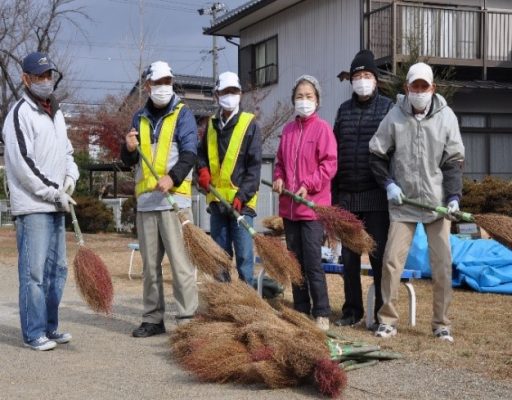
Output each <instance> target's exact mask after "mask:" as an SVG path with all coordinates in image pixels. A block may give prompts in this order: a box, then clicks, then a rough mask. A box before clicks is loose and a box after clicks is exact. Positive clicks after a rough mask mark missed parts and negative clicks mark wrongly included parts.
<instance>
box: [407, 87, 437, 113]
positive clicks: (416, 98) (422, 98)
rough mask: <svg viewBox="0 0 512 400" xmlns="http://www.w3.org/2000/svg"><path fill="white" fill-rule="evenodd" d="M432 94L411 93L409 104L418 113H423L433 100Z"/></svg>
mask: <svg viewBox="0 0 512 400" xmlns="http://www.w3.org/2000/svg"><path fill="white" fill-rule="evenodd" d="M432 94H433V93H432V92H430V91H429V92H423V93H414V92H409V94H408V96H407V97H408V99H409V103H411V105H412V106H413V107H414V108H415V109H416V110H418V111H423V110H425V108H427V106H428V105H429V103H430V101H431V100H432Z"/></svg>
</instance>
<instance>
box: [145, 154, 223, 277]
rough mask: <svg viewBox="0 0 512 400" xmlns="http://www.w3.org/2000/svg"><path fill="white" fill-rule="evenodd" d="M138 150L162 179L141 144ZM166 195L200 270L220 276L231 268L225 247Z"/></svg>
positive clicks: (154, 174)
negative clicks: (194, 222)
mask: <svg viewBox="0 0 512 400" xmlns="http://www.w3.org/2000/svg"><path fill="white" fill-rule="evenodd" d="M137 151H138V152H139V155H140V156H141V157H142V159H143V160H144V162H145V163H146V165H147V166H148V168H149V170H150V171H151V173H152V174H153V176H154V177H155V179H156V180H158V179H160V177H159V176H158V174H157V172H156V170H155V168H154V167H153V165H152V164H151V163H150V162H149V160H148V159H147V157H146V156H145V155H144V154H143V153H142V151H141V149H140V147H139V146H137ZM166 197H167V201H168V202H169V204H170V205H171V206H172V208H173V210H174V211H175V212H176V213H177V215H178V218H179V219H180V222H181V230H182V234H183V242H184V244H185V249H186V250H187V254H188V257H189V259H190V261H191V262H192V264H194V265H195V266H196V267H197V268H198V269H199V270H200V271H202V272H204V273H205V274H207V275H211V276H218V275H220V274H221V273H222V272H223V271H228V270H229V269H230V268H231V258H230V257H229V255H228V254H227V253H226V252H225V251H224V249H223V248H221V247H220V246H219V245H218V244H217V243H216V242H215V241H214V240H213V239H212V238H211V236H208V235H207V234H206V232H204V231H203V230H202V229H201V228H199V227H198V226H196V225H194V224H193V223H192V221H190V219H189V218H188V216H187V215H185V214H183V213H182V212H180V208H179V207H178V203H176V200H174V197H172V196H171V195H170V194H169V193H167V196H166Z"/></svg>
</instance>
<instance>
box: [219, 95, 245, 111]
mask: <svg viewBox="0 0 512 400" xmlns="http://www.w3.org/2000/svg"><path fill="white" fill-rule="evenodd" d="M239 104H240V95H239V94H225V95H224V96H219V106H221V107H222V109H223V110H226V111H233V110H234V109H235V108H237V107H238V105H239Z"/></svg>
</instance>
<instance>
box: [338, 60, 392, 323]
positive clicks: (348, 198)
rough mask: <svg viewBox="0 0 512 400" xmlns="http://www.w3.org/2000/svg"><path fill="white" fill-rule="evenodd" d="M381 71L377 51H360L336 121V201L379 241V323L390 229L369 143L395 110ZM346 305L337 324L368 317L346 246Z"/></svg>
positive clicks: (356, 257) (375, 263)
mask: <svg viewBox="0 0 512 400" xmlns="http://www.w3.org/2000/svg"><path fill="white" fill-rule="evenodd" d="M377 79H378V72H377V67H376V66H375V63H374V57H373V53H372V52H371V51H369V50H361V51H360V52H359V53H357V54H356V56H355V57H354V60H353V61H352V64H351V66H350V82H351V84H352V88H353V90H354V93H353V95H352V98H351V99H350V100H347V101H346V102H344V103H343V104H341V106H340V108H339V109H338V113H337V115H336V121H335V123H334V134H335V136H336V141H337V143H338V171H337V173H336V176H335V178H334V179H333V182H332V196H333V204H336V205H338V206H340V207H342V208H345V209H347V210H349V211H351V212H353V213H354V214H356V215H357V216H358V217H359V218H360V219H361V220H362V221H363V222H364V224H365V227H366V230H367V231H368V233H369V234H370V235H371V236H372V237H373V238H374V239H375V241H376V243H377V248H376V249H375V251H374V252H373V254H371V255H370V263H371V266H372V269H373V276H374V284H375V315H374V318H375V321H376V320H377V319H376V315H377V311H378V310H379V308H380V307H381V306H382V295H381V289H380V282H381V276H382V257H383V254H384V249H385V247H386V239H387V234H388V228H389V214H388V202H387V198H386V191H385V190H383V189H382V188H380V187H379V185H378V184H377V182H376V181H375V178H374V177H373V174H372V172H371V170H370V165H369V157H370V152H369V148H368V143H369V141H370V139H371V138H372V136H373V134H374V133H375V131H376V130H377V128H378V126H379V124H380V122H381V121H382V119H383V118H384V116H385V115H386V114H387V112H388V111H389V110H390V109H391V107H392V105H393V103H392V101H391V100H390V99H389V98H387V97H384V96H382V95H380V94H379V93H378V89H377ZM341 258H342V263H343V264H344V266H345V268H344V275H343V279H344V289H345V303H344V304H343V307H342V315H341V319H339V320H337V321H335V324H336V325H340V326H351V325H354V324H356V323H358V322H359V321H360V320H361V319H362V318H363V315H364V307H363V298H362V291H361V277H360V274H361V255H360V254H357V253H354V252H353V251H351V250H349V249H347V248H342V253H341ZM376 326H377V324H376V323H374V324H373V325H372V327H371V328H374V327H376Z"/></svg>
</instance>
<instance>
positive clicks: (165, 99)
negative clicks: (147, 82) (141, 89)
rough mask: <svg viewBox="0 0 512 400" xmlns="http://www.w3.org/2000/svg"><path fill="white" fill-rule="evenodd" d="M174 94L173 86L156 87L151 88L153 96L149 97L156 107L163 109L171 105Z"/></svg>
mask: <svg viewBox="0 0 512 400" xmlns="http://www.w3.org/2000/svg"><path fill="white" fill-rule="evenodd" d="M173 94H174V91H173V90H172V85H156V86H151V95H150V96H149V97H150V98H151V101H153V104H154V105H155V106H157V107H163V106H165V105H167V104H169V101H171V98H172V95H173Z"/></svg>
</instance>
